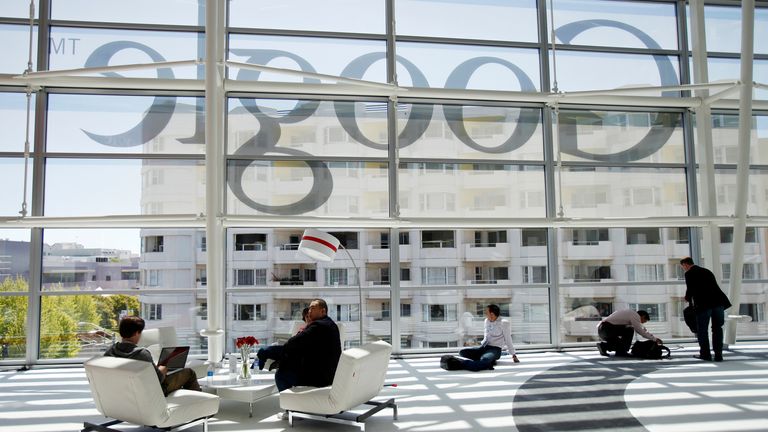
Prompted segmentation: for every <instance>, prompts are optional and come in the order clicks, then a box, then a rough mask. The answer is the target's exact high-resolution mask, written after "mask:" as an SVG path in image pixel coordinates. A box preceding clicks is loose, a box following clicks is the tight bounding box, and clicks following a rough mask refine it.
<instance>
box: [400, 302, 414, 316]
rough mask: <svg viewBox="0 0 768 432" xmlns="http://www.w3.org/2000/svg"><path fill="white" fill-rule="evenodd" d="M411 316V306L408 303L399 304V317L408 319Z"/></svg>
mask: <svg viewBox="0 0 768 432" xmlns="http://www.w3.org/2000/svg"><path fill="white" fill-rule="evenodd" d="M410 316H411V304H410V303H400V317H401V318H408V317H410Z"/></svg>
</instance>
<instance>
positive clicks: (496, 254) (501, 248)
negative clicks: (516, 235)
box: [464, 243, 511, 261]
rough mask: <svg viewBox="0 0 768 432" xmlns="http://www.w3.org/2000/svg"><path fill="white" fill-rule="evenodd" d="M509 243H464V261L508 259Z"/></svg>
mask: <svg viewBox="0 0 768 432" xmlns="http://www.w3.org/2000/svg"><path fill="white" fill-rule="evenodd" d="M510 258H511V256H510V253H509V243H484V244H474V243H472V244H465V245H464V260H465V261H509V260H510Z"/></svg>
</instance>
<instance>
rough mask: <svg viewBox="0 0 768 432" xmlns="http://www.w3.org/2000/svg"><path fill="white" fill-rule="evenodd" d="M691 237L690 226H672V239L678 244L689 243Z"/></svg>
mask: <svg viewBox="0 0 768 432" xmlns="http://www.w3.org/2000/svg"><path fill="white" fill-rule="evenodd" d="M690 239H691V229H690V228H682V227H678V228H672V240H674V241H675V243H677V244H689V243H690V241H691V240H690Z"/></svg>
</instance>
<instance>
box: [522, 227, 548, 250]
mask: <svg viewBox="0 0 768 432" xmlns="http://www.w3.org/2000/svg"><path fill="white" fill-rule="evenodd" d="M520 241H521V243H522V245H523V246H546V245H547V229H546V228H528V229H523V230H522V231H521V232H520Z"/></svg>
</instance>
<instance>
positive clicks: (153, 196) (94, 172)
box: [45, 159, 205, 216]
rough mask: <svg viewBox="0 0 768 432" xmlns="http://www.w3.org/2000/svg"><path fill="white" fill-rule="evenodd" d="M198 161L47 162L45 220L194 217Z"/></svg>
mask: <svg viewBox="0 0 768 432" xmlns="http://www.w3.org/2000/svg"><path fill="white" fill-rule="evenodd" d="M204 178H205V167H204V165H203V162H202V161H175V160H149V159H147V160H136V159H127V160H118V159H48V160H47V162H46V189H45V196H46V201H45V214H46V215H47V216H83V215H131V214H133V215H135V214H199V213H200V212H202V211H203V209H204V208H205V195H204V194H205V188H204V187H203V182H204Z"/></svg>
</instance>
